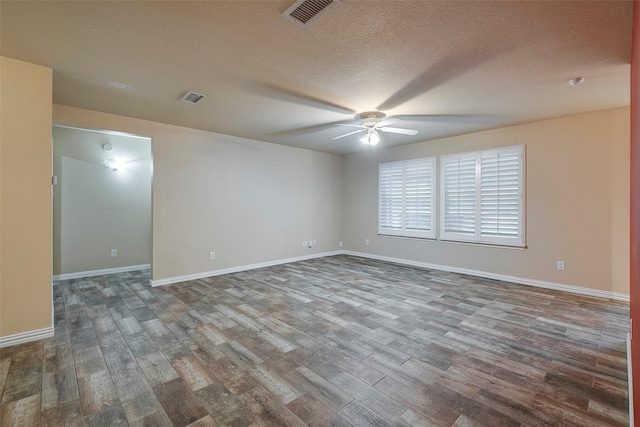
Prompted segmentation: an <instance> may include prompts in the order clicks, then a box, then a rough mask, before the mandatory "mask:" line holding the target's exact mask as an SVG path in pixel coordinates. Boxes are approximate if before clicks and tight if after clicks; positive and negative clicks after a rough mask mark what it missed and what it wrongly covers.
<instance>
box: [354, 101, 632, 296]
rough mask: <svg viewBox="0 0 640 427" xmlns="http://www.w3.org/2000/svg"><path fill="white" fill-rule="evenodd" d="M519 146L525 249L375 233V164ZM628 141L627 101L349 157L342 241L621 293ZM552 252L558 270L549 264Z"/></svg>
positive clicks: (625, 266) (625, 269) (625, 263)
mask: <svg viewBox="0 0 640 427" xmlns="http://www.w3.org/2000/svg"><path fill="white" fill-rule="evenodd" d="M520 144H524V145H526V170H527V173H526V187H527V197H526V209H527V224H526V233H527V237H526V242H527V248H526V249H525V250H517V249H505V248H497V247H486V246H477V245H471V244H459V243H446V242H441V241H427V240H416V239H403V238H394V237H383V236H378V235H377V203H378V195H377V174H378V164H379V163H381V162H388V161H395V160H403V159H410V158H417V157H426V156H433V155H436V156H440V155H443V154H448V153H455V152H464V151H471V150H478V149H485V148H492V147H500V146H510V145H520ZM628 147H629V109H628V108H619V109H613V110H607V111H601V112H594V113H588V114H580V115H574V116H568V117H564V118H559V119H553V120H546V121H541V122H536V123H531V124H525V125H519V126H512V127H507V128H501V129H495V130H490V131H485V132H478V133H473V134H468V135H462V136H457V137H451V138H444V139H439V140H435V141H430V142H424V143H418V144H412V145H407V146H402V147H397V148H389V149H380V150H375V151H367V152H364V153H360V154H354V155H350V156H347V157H346V158H345V191H346V202H345V203H346V206H345V212H346V218H345V219H346V222H345V244H346V247H347V249H349V250H353V251H358V252H366V253H371V254H375V255H380V256H387V257H394V258H401V259H406V260H411V261H418V262H424V263H431V264H437V265H443V266H449V267H457V268H466V269H472V270H478V271H484V272H490V273H495V274H503V275H509V276H516V277H522V278H526V279H534V280H541V281H546V282H554V283H561V284H568V285H574V286H580V287H586V288H592V289H597V290H604V291H611V292H618V293H623V294H628V293H629V276H628V274H629V252H628V235H629V201H628V199H629V196H628V194H629V184H628V182H629V154H628V150H629V148H628ZM365 239H369V240H370V245H368V246H366V245H365V244H364V240H365ZM557 260H563V261H565V263H566V270H565V271H557V270H556V261H557Z"/></svg>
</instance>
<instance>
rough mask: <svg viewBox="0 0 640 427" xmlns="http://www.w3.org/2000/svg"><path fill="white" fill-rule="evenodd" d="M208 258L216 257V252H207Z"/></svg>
mask: <svg viewBox="0 0 640 427" xmlns="http://www.w3.org/2000/svg"><path fill="white" fill-rule="evenodd" d="M209 259H212V260H213V259H216V253H215V252H213V251H212V252H209Z"/></svg>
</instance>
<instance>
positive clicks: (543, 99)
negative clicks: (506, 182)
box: [0, 0, 633, 153]
mask: <svg viewBox="0 0 640 427" xmlns="http://www.w3.org/2000/svg"><path fill="white" fill-rule="evenodd" d="M292 3H293V0H290V1H208V2H186V1H185V2H106V1H105V2H103V1H78V2H75V1H69V2H58V1H46V2H33V1H18V2H12V1H4V0H3V1H1V2H0V20H1V21H0V25H1V27H0V37H1V40H0V42H1V44H0V47H1V53H2V55H3V56H8V57H11V58H16V59H20V60H24V61H28V62H32V63H36V64H41V65H46V66H49V67H51V68H53V70H54V83H53V86H54V89H53V92H54V93H53V100H54V102H55V103H58V104H65V105H71V106H76V107H81V108H87V109H91V110H98V111H104V112H108V113H114V114H121V115H125V116H131V117H137V118H142V119H148V120H154V121H159V122H164V123H171V124H176V125H182V126H188V127H192V128H196V129H204V130H209V131H214V132H220V133H225V134H230V135H236V136H242V137H246V138H252V139H257V140H262V141H269V142H274V143H278V144H286V145H293V146H298V147H303V148H310V149H314V150H320V151H327V152H333V153H352V152H357V151H360V150H362V149H364V148H363V145H362V144H361V143H360V142H359V137H360V136H359V135H354V136H350V137H346V138H343V139H338V140H332V139H331V138H333V137H335V136H338V135H340V134H343V133H345V129H349V128H345V127H342V126H336V125H335V123H352V122H353V121H354V120H355V116H356V115H357V114H358V113H362V112H364V111H371V110H381V111H383V112H384V113H386V115H387V116H394V115H401V116H405V117H403V119H404V121H403V122H400V123H396V124H394V125H393V126H395V127H406V128H413V129H417V130H418V131H419V132H418V134H417V135H416V136H407V135H395V134H389V133H383V134H382V135H381V136H382V142H381V146H390V145H399V144H407V143H412V142H418V141H426V140H430V139H434V138H438V137H443V136H448V135H456V134H462V133H467V132H472V131H476V130H481V129H490V128H495V127H501V126H505V125H510V124H515V123H523V122H528V121H534V120H539V119H543V118H550V117H556V116H561V115H566V114H572V113H579V112H585V111H593V110H600V109H606V108H612V107H618V106H625V105H629V63H630V60H631V25H632V7H633V4H632V2H631V1H603V2H598V1H588V2H587V1H578V2H571V1H550V2H538V1H536V2H523V1H513V2H498V1H471V2H466V1H444V2H436V1H362V0H343V1H341V2H340V3H339V4H338V5H336V6H335V7H331V8H329V9H328V10H327V11H326V12H325V13H324V14H323V15H321V16H318V17H317V18H316V19H315V20H314V21H313V22H312V23H311V24H309V25H308V26H304V27H303V26H299V25H297V24H295V23H293V22H291V21H289V20H286V19H285V18H284V17H282V16H281V13H282V12H283V11H285V10H286V9H287V8H288V7H289V6H290V5H291V4H292ZM576 76H584V77H585V78H586V81H585V82H584V84H582V85H580V86H576V87H571V86H569V85H568V84H567V80H568V79H569V78H571V77H576ZM187 90H194V91H197V92H201V93H204V94H206V95H208V97H207V98H206V99H205V100H204V101H203V102H202V103H201V104H199V105H196V106H194V105H188V104H185V103H182V102H179V101H178V100H179V99H180V97H181V96H182V95H183V94H184V93H185V91H187ZM415 115H419V117H406V116H415ZM425 115H428V116H427V117H425Z"/></svg>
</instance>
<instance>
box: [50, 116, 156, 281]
mask: <svg viewBox="0 0 640 427" xmlns="http://www.w3.org/2000/svg"><path fill="white" fill-rule="evenodd" d="M53 175H54V186H53V278H54V280H67V279H73V278H80V277H91V276H97V275H103V274H112V273H121V272H126V271H134V270H143V269H150V268H151V257H152V255H151V254H152V224H151V217H152V216H151V210H152V204H151V194H152V191H151V189H152V177H153V159H152V151H151V138H148V137H144V136H138V135H130V134H124V133H120V132H112V131H98V130H91V129H79V128H74V127H67V126H58V125H54V127H53Z"/></svg>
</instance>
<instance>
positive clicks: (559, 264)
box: [556, 261, 564, 271]
mask: <svg viewBox="0 0 640 427" xmlns="http://www.w3.org/2000/svg"><path fill="white" fill-rule="evenodd" d="M556 268H557V269H558V270H560V271H564V261H556Z"/></svg>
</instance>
